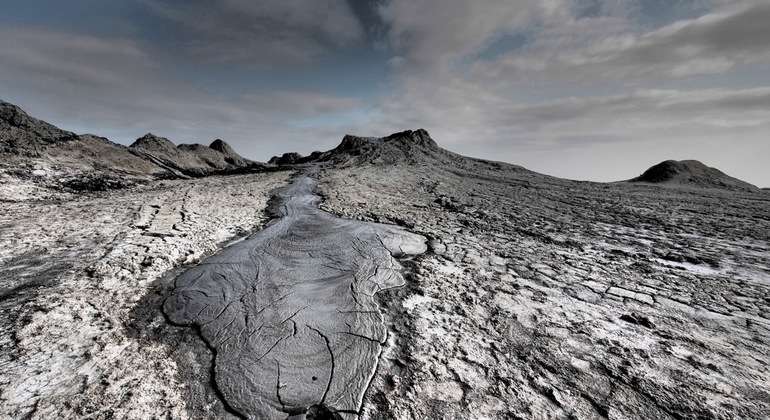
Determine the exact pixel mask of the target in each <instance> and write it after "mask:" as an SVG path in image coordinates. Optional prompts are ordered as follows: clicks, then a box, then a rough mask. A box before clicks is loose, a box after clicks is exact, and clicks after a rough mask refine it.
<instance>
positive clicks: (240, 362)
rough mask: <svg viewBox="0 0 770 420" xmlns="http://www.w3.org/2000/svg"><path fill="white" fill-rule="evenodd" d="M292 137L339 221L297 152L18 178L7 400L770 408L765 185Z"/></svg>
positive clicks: (145, 410) (510, 408)
mask: <svg viewBox="0 0 770 420" xmlns="http://www.w3.org/2000/svg"><path fill="white" fill-rule="evenodd" d="M207 153H208V152H207ZM295 158H296V159H295ZM292 159H294V160H293V161H302V160H304V161H305V162H308V161H310V162H312V161H314V160H315V161H325V162H328V166H326V167H325V169H323V170H321V171H320V172H318V173H316V174H314V175H312V176H313V177H315V178H317V180H318V185H317V187H315V192H316V193H317V194H319V195H320V196H321V197H322V198H323V202H322V203H320V206H321V209H323V210H326V211H328V212H330V213H333V214H335V215H337V216H339V217H341V219H340V218H337V217H334V216H332V215H330V214H328V213H325V212H323V211H321V210H319V209H318V208H317V207H316V206H317V205H318V200H317V197H315V196H313V195H312V194H311V192H312V190H313V188H314V186H315V182H316V181H314V180H311V179H310V178H307V177H295V178H294V179H293V181H291V182H292V184H291V185H292V186H291V187H286V185H287V184H288V183H289V182H290V177H291V176H292V174H294V173H295V171H283V172H272V173H261V174H250V175H232V176H226V177H223V176H210V177H205V178H198V179H192V180H190V179H177V180H149V179H146V180H144V181H143V180H142V179H141V178H138V179H137V180H135V181H132V183H131V185H109V186H107V187H106V188H104V189H102V188H98V189H97V190H98V191H94V190H93V189H91V190H88V189H86V190H85V191H77V190H74V189H72V188H70V187H68V186H66V185H64V186H63V185H62V184H61V183H60V182H58V180H59V179H60V176H61V175H60V174H59V172H57V171H60V170H61V169H56V168H54V169H51V168H47V167H40V168H36V167H30V168H27V169H30V170H31V171H32V172H31V175H30V176H27V175H25V176H27V178H24V177H21V178H20V175H19V174H17V173H13V174H6V176H4V178H3V180H2V181H3V182H2V183H1V184H0V190H2V193H3V195H2V198H3V199H4V200H5V201H3V202H2V206H0V215H2V219H1V220H2V228H1V229H0V241H1V242H2V247H0V279H2V281H0V416H1V417H5V418H14V419H24V418H34V419H45V418H52V417H56V418H66V419H70V418H73V419H74V418H98V419H107V418H119V419H123V418H125V419H129V418H212V419H214V418H217V419H219V418H237V417H238V416H243V417H247V418H260V417H262V416H264V415H269V416H271V417H275V418H287V417H288V418H291V419H299V418H302V417H304V416H305V413H304V412H305V411H307V412H312V411H315V412H316V414H317V415H318V416H317V417H316V418H331V415H332V414H331V412H333V411H339V413H337V415H338V416H342V417H343V418H347V419H353V418H362V419H411V418H463V419H482V418H489V419H498V418H510V419H529V418H564V419H569V418H580V419H594V418H595V419H604V418H608V419H627V418H628V419H648V418H656V419H657V418H660V419H733V418H741V419H764V418H768V417H770V372H769V371H768V367H767V366H768V365H770V311H768V309H769V308H770V293H769V292H770V268H769V267H770V245H768V244H769V243H770V217H768V214H769V213H768V210H770V194H768V192H767V191H766V190H760V189H757V188H756V187H754V186H751V185H748V184H745V183H741V184H737V183H735V182H732V181H731V182H727V181H730V180H729V179H727V181H725V179H726V178H724V176H726V175H725V174H723V173H721V172H718V171H712V170H710V169H709V168H708V167H705V165H702V164H700V163H697V162H696V163H693V162H690V161H687V162H686V165H675V164H676V162H674V163H672V164H671V165H673V166H674V167H675V168H676V169H677V171H680V170H681V171H684V172H681V173H679V172H677V179H676V180H675V181H676V182H663V183H661V184H652V183H649V182H650V181H646V180H641V181H643V182H633V183H632V182H617V183H605V184H600V183H591V182H577V181H569V180H564V179H558V178H553V177H549V176H546V175H541V174H537V173H534V172H531V171H528V170H526V169H524V168H522V167H519V166H514V165H508V164H503V163H497V162H488V161H481V160H476V159H471V158H466V157H462V156H459V155H456V154H453V153H451V152H448V151H445V150H443V149H440V148H439V147H438V146H437V145H436V143H435V142H434V141H433V140H432V139H430V137H429V136H428V133H427V132H425V131H424V130H417V131H414V132H412V131H408V132H404V133H397V134H394V135H392V136H389V137H386V138H382V139H377V138H360V137H354V136H347V137H345V139H343V142H342V144H340V146H338V147H337V148H335V149H333V150H332V151H329V152H323V153H321V152H319V153H314V154H313V155H311V156H310V157H307V158H302V157H300V156H294V157H293V158H292ZM34 165H39V163H35V164H34ZM34 165H33V166H34ZM671 165H669V166H671ZM680 166H681V168H680ZM689 167H695V168H696V169H698V173H697V174H695V173H693V172H692V171H690V172H687V171H689V169H688V168H689ZM704 168H705V169H704ZM293 169H301V167H293ZM35 171H37V172H39V173H40V174H39V175H36V172H35ZM68 174H69V175H67V176H72V177H74V178H73V179H75V180H76V181H77V180H78V178H77V177H78V176H80V175H78V172H77V171H74V172H73V171H70V172H68ZM693 175H698V176H699V177H700V178H698V179H697V181H698V182H682V180H683V179H684V180H691V179H694V178H692V176H693ZM688 177H690V178H688ZM38 178H40V179H38ZM41 179H42V180H43V181H41ZM54 181H55V182H54ZM636 181H640V180H639V179H637V180H636ZM744 184H745V185H744ZM68 185H69V184H68ZM14 186H20V187H19V188H16V189H14V188H13V187H14ZM88 186H90V187H92V186H93V185H91V184H88ZM704 186H707V188H704ZM715 186H716V187H715ZM279 187H282V188H281V189H278V190H277V188H279ZM115 188H118V189H115ZM271 191H272V192H273V193H272V195H273V196H274V200H273V201H272V203H271V206H268V200H269V199H270V196H271ZM268 207H270V208H272V211H269V212H268V211H267V209H268ZM268 213H269V214H272V215H274V216H279V217H283V218H282V219H277V220H274V221H273V222H271V223H270V224H266V222H267V219H268ZM353 220H356V221H365V222H367V223H358V222H354V221H353ZM371 222H375V223H371ZM260 229H261V230H260ZM249 233H251V236H250V237H249V239H243V237H244V236H245V235H247V234H249ZM423 237H424V238H425V239H427V248H428V249H427V252H425V253H424V254H422V255H418V256H416V257H415V258H414V259H412V260H408V261H403V262H402V263H401V264H402V265H403V266H404V268H405V270H404V271H403V272H402V271H400V268H401V265H400V264H399V263H397V262H395V260H394V259H393V257H398V256H400V255H402V254H420V252H422V251H424V250H425V249H424V245H422V244H423V242H422V241H423V239H422V238H423ZM238 238H240V239H238ZM226 241H230V242H228V243H226ZM218 250H219V251H218ZM212 255H213V257H212V258H211V259H208V260H205V259H204V258H205V257H208V256H212ZM198 263H201V264H198ZM184 271H187V274H181V273H183V272H184ZM180 274H181V276H180ZM401 274H403V275H404V277H405V278H406V281H405V282H404V280H403V279H402V278H401ZM251 279H254V281H251ZM402 283H405V285H404V286H403V287H399V288H395V289H389V290H381V289H385V288H387V287H391V286H397V285H399V284H402ZM375 292H378V293H377V294H376V295H375ZM169 297H171V299H169ZM164 303H165V306H164ZM164 307H165V309H166V315H168V317H169V318H170V319H171V320H172V321H174V322H177V323H180V324H189V325H195V326H197V328H196V329H194V328H188V327H181V326H175V325H172V324H170V323H169V321H168V320H167V319H166V316H164V314H163V312H162V309H163V308H164ZM204 340H205V341H204ZM209 346H210V347H209ZM371 378H373V379H372V381H371V385H369V384H370V379H371ZM361 407H362V408H361ZM327 409H328V410H327ZM324 410H326V411H324ZM330 411H331V412H330ZM265 413H267V414H265ZM307 418H310V417H309V416H308V417H307Z"/></svg>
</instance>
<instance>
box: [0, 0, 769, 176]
mask: <svg viewBox="0 0 770 420" xmlns="http://www.w3.org/2000/svg"><path fill="white" fill-rule="evenodd" d="M0 10H2V13H0V99H3V100H6V101H8V102H12V103H15V104H17V105H19V106H21V107H22V108H24V109H25V110H26V111H27V112H29V113H30V114H32V115H33V116H36V117H38V118H41V119H44V120H46V121H49V122H51V123H54V124H56V125H58V126H60V127H61V128H64V129H67V130H70V131H75V132H78V133H93V134H98V135H102V136H106V137H108V138H110V139H111V140H113V141H117V142H119V143H123V144H130V143H131V142H132V141H133V140H134V139H136V138H137V137H140V136H141V135H143V134H145V133H147V132H152V133H155V134H157V135H161V136H164V137H168V138H170V139H171V140H172V141H174V142H176V143H194V142H198V143H206V144H208V143H209V142H210V141H211V140H213V139H215V138H222V139H224V140H226V141H228V142H229V143H230V144H231V145H233V147H234V148H235V149H236V150H237V151H239V152H240V153H241V154H243V155H244V156H247V157H249V158H252V159H255V160H261V161H265V160H267V159H269V158H270V156H272V155H275V154H280V153H283V152H285V151H298V152H300V153H303V154H307V153H310V152H311V151H313V150H326V149H329V148H331V147H334V146H335V145H336V144H338V143H339V141H340V140H341V138H342V136H343V135H344V134H346V133H351V134H359V135H371V136H384V135H388V134H390V133H393V132H396V131H403V130H406V129H416V128H425V129H427V130H428V131H429V132H430V133H431V136H432V137H433V138H434V139H435V140H436V141H437V142H438V143H439V145H441V146H443V147H445V148H447V149H450V150H452V151H455V152H458V153H461V154H465V155H470V156H476V157H482V158H487V159H493V160H501V161H506V162H510V163H515V164H520V165H523V166H525V167H527V168H529V169H533V170H536V171H539V172H543V173H547V174H551V175H556V176H560V177H566V178H572V179H587V180H595V181H613V180H619V179H627V178H630V177H633V176H636V175H638V174H639V173H641V172H642V171H643V170H644V169H646V168H647V167H649V166H651V165H653V164H655V163H658V162H660V161H662V160H665V159H698V160H701V161H703V162H704V163H706V164H708V165H710V166H714V167H717V168H719V169H722V170H723V171H725V172H727V173H728V174H730V175H733V176H736V177H738V178H741V179H744V180H746V181H749V182H752V183H754V184H757V185H759V186H762V187H770V169H768V168H770V165H768V160H769V159H770V30H768V29H767V28H768V22H770V1H767V0H440V1H439V0H281V1H256V0H219V1H215V0H187V1H184V2H180V1H175V0H67V1H61V0H26V1H23V2H21V1H16V0H0Z"/></svg>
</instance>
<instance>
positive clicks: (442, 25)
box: [380, 0, 568, 70]
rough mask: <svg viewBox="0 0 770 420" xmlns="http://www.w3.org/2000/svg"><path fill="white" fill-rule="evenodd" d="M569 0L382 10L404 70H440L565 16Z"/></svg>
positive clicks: (462, 2)
mask: <svg viewBox="0 0 770 420" xmlns="http://www.w3.org/2000/svg"><path fill="white" fill-rule="evenodd" d="M566 4H567V0H518V1H515V2H511V1H510V0H446V1H442V2H441V3H440V4H438V3H436V2H435V1H433V0H390V1H389V2H387V3H385V4H384V5H383V6H382V7H381V8H380V14H381V16H382V18H383V19H384V20H385V21H386V22H388V24H389V25H390V34H389V35H390V45H391V46H392V47H393V48H394V49H395V50H396V51H399V52H401V53H402V54H403V57H399V59H398V60H396V61H395V62H398V63H400V64H401V66H400V67H399V68H400V69H422V70H425V69H427V70H441V69H447V68H450V67H452V66H453V65H454V64H456V63H457V62H458V61H459V60H460V59H462V58H463V57H466V56H469V55H471V54H473V53H477V52H479V50H481V49H483V48H484V47H485V46H486V45H487V44H488V43H489V42H491V41H493V40H494V39H496V38H497V37H498V36H499V35H500V34H501V33H506V32H510V33H516V32H520V31H524V30H526V29H528V28H529V27H530V26H531V25H533V24H534V23H536V22H539V21H542V20H543V19H549V18H554V16H558V15H562V14H564V13H565V10H568V8H565V7H564V6H565V5H566Z"/></svg>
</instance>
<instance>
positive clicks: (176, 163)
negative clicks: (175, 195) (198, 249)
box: [0, 101, 264, 199]
mask: <svg viewBox="0 0 770 420" xmlns="http://www.w3.org/2000/svg"><path fill="white" fill-rule="evenodd" d="M0 157H1V158H2V159H0V184H2V185H4V186H5V188H4V189H3V194H2V195H0V199H23V198H25V197H26V198H29V197H32V196H39V194H38V193H40V192H41V191H43V190H66V191H82V190H104V189H110V188H121V187H124V186H128V185H132V184H134V183H136V182H142V181H147V180H152V179H159V178H184V177H191V176H192V177H197V176H206V175H212V174H224V173H240V172H245V171H255V170H262V169H264V166H263V165H261V164H258V163H256V162H252V161H250V160H247V159H244V158H243V157H241V156H240V155H238V154H237V153H235V151H234V150H233V149H232V148H231V147H230V146H229V145H228V144H227V143H225V142H224V141H222V140H219V139H217V140H215V141H214V142H212V143H211V145H210V146H204V145H199V144H193V145H179V146H175V145H174V143H172V142H171V141H170V140H168V139H165V138H163V137H157V136H155V135H152V134H147V135H145V136H143V137H141V138H140V139H138V140H137V141H136V142H134V144H132V145H131V146H129V147H126V146H123V145H120V144H116V143H113V142H111V141H109V140H108V139H106V138H104V137H99V136H95V135H91V134H84V135H77V134H75V133H73V132H70V131H66V130H62V129H60V128H58V127H56V126H54V125H52V124H49V123H47V122H45V121H41V120H39V119H37V118H34V117H31V116H30V115H28V114H27V113H26V112H24V111H23V110H22V109H21V108H19V107H18V106H16V105H13V104H10V103H8V102H4V101H0ZM41 189H42V190H41Z"/></svg>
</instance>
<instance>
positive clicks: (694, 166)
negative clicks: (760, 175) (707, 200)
mask: <svg viewBox="0 0 770 420" xmlns="http://www.w3.org/2000/svg"><path fill="white" fill-rule="evenodd" d="M629 182H644V183H652V184H668V185H685V186H691V187H701V188H720V189H732V190H757V187H756V186H754V185H751V184H749V183H748V182H744V181H741V180H739V179H737V178H733V177H731V176H729V175H727V174H725V173H724V172H722V171H720V170H719V169H716V168H712V167H710V166H706V165H704V164H703V163H701V162H699V161H697V160H682V161H676V160H666V161H664V162H661V163H659V164H657V165H655V166H653V167H651V168H649V169H647V170H646V171H644V173H643V174H641V175H640V176H638V177H636V178H633V179H631V180H629Z"/></svg>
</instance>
